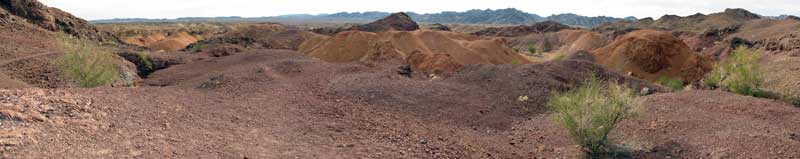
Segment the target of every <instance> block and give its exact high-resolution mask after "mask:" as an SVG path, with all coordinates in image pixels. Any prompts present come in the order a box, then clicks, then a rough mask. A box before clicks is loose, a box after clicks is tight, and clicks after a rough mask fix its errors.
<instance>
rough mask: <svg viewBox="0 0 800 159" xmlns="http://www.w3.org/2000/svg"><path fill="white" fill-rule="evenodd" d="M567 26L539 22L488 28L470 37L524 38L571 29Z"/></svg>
mask: <svg viewBox="0 0 800 159" xmlns="http://www.w3.org/2000/svg"><path fill="white" fill-rule="evenodd" d="M571 28H572V27H569V26H567V25H564V24H561V23H558V22H555V21H545V22H539V23H536V24H533V25H530V26H525V25H520V26H512V27H500V28H488V29H485V30H481V31H478V32H475V33H472V35H477V36H503V37H516V36H524V35H528V34H532V33H540V34H541V33H547V32H558V31H561V30H564V29H571Z"/></svg>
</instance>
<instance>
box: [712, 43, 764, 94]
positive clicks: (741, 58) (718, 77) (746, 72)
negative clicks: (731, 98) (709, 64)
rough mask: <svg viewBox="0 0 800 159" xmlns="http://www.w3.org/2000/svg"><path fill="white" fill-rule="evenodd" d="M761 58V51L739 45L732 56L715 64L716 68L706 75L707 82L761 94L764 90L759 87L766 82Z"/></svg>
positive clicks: (725, 87) (738, 90)
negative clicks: (760, 63)
mask: <svg viewBox="0 0 800 159" xmlns="http://www.w3.org/2000/svg"><path fill="white" fill-rule="evenodd" d="M760 59H761V53H760V52H758V51H756V50H751V49H747V48H745V47H739V48H737V49H736V50H735V51H734V52H733V54H731V55H730V57H728V58H727V59H725V60H722V61H721V62H719V63H717V64H716V65H715V66H714V69H713V70H712V71H711V72H710V73H708V75H706V78H705V80H704V81H705V84H706V85H707V86H709V87H712V88H717V87H719V88H724V89H727V90H728V91H730V92H733V93H737V94H742V95H747V96H756V97H758V96H761V94H762V93H763V92H761V90H759V87H761V85H762V84H763V83H764V77H763V76H764V75H763V73H762V72H761V70H759V67H758V60H760Z"/></svg>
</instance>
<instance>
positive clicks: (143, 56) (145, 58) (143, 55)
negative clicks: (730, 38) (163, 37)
mask: <svg viewBox="0 0 800 159" xmlns="http://www.w3.org/2000/svg"><path fill="white" fill-rule="evenodd" d="M134 54H135V55H136V57H137V58H139V60H141V62H142V64H143V65H144V67H145V68H146V69H153V62H152V61H150V53H148V52H136V53H134Z"/></svg>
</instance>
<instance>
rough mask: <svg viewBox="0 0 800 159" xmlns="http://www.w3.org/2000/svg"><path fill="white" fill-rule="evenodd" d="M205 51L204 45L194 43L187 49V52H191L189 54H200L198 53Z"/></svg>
mask: <svg viewBox="0 0 800 159" xmlns="http://www.w3.org/2000/svg"><path fill="white" fill-rule="evenodd" d="M205 49H206V44H201V43H194V44H192V46H191V47H190V48H189V51H191V52H200V51H203V50H205Z"/></svg>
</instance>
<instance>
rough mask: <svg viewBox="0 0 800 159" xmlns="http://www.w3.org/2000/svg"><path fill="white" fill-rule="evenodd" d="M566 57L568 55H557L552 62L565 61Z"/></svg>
mask: <svg viewBox="0 0 800 159" xmlns="http://www.w3.org/2000/svg"><path fill="white" fill-rule="evenodd" d="M567 56H568V55H567V54H566V53H561V54H558V55H557V56H556V57H554V58H553V61H564V60H566V59H567Z"/></svg>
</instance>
